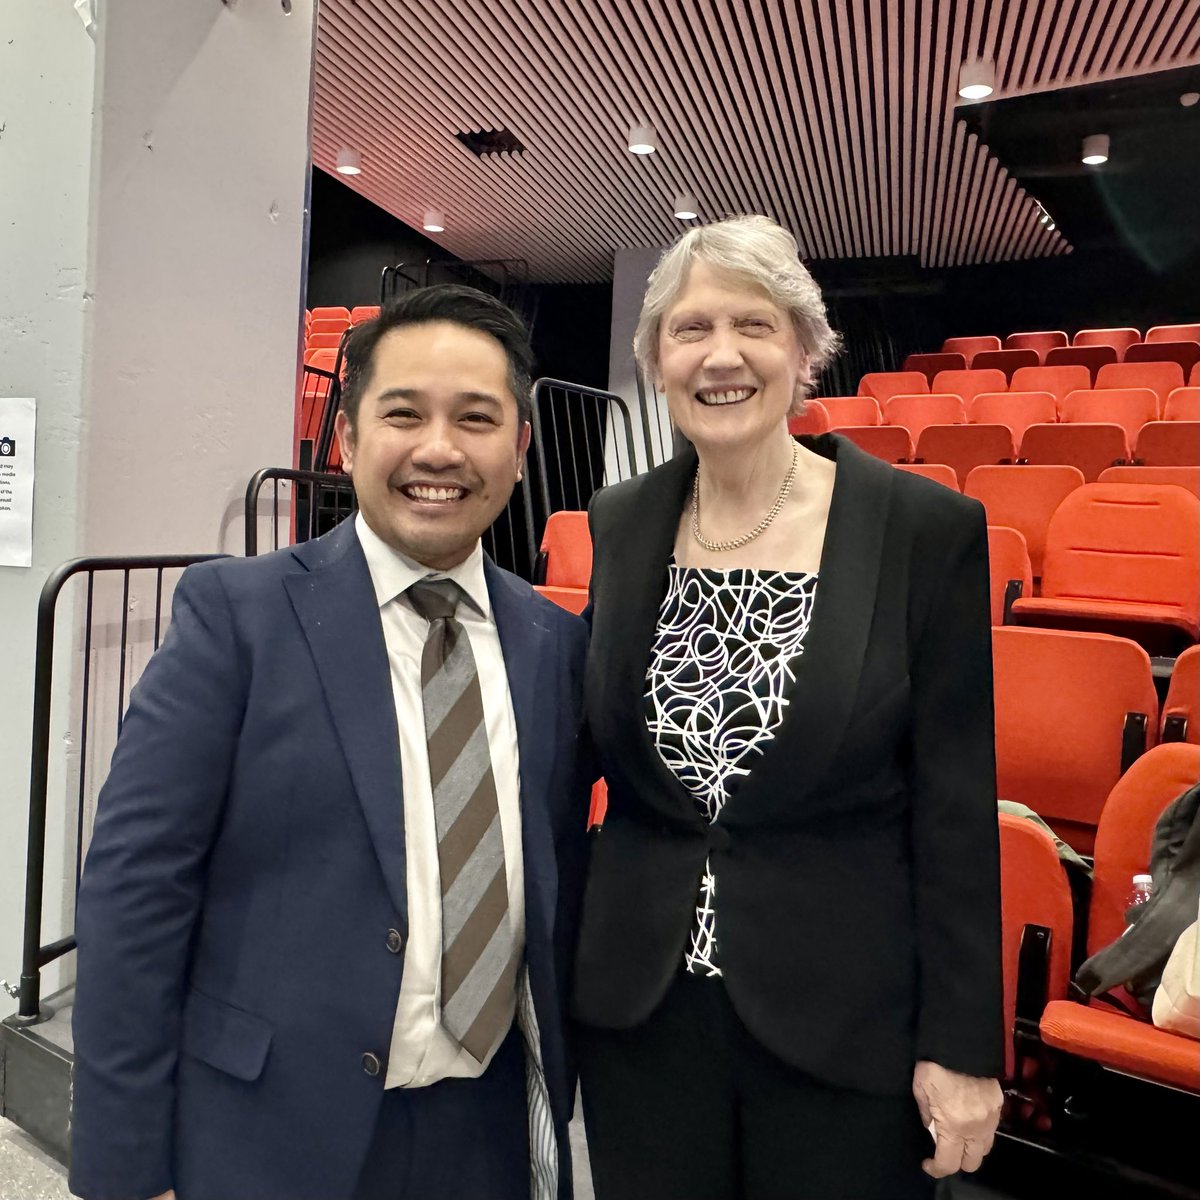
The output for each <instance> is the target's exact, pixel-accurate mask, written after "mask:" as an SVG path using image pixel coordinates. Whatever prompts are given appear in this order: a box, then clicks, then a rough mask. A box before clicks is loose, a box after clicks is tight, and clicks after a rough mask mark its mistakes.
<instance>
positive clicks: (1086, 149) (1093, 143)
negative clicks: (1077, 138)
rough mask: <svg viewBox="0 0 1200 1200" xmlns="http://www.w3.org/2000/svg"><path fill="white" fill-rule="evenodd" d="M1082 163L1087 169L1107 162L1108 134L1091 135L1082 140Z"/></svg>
mask: <svg viewBox="0 0 1200 1200" xmlns="http://www.w3.org/2000/svg"><path fill="white" fill-rule="evenodd" d="M1083 161H1084V162H1085V163H1087V165H1088V166H1089V167H1098V166H1099V165H1100V164H1101V163H1106V162H1108V134H1107V133H1093V134H1091V135H1090V136H1089V137H1085V138H1084V139H1083Z"/></svg>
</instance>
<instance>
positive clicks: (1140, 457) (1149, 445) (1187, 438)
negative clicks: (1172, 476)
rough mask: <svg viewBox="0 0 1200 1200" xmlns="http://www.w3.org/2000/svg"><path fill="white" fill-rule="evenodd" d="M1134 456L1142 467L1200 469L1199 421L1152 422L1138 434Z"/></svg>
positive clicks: (1144, 426)
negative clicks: (1197, 467) (1199, 467)
mask: <svg viewBox="0 0 1200 1200" xmlns="http://www.w3.org/2000/svg"><path fill="white" fill-rule="evenodd" d="M1133 457H1134V459H1135V460H1136V462H1137V463H1138V464H1139V465H1140V466H1147V467H1195V466H1200V421H1151V422H1150V423H1149V424H1148V425H1143V426H1142V432H1141V433H1139V434H1138V440H1137V446H1136V447H1135V448H1134V451H1133Z"/></svg>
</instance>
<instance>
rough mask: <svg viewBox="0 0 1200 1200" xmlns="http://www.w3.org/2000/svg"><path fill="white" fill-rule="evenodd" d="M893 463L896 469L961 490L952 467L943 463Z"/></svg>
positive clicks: (953, 489)
mask: <svg viewBox="0 0 1200 1200" xmlns="http://www.w3.org/2000/svg"><path fill="white" fill-rule="evenodd" d="M893 465H894V466H895V468H896V470H897V471H907V472H908V473H909V474H910V475H921V476H923V477H924V478H926V479H932V480H933V481H934V483H940V484H942V485H943V486H944V487H948V488H950V489H951V490H952V491H955V492H957V491H959V490H961V489H960V488H959V486H958V476H957V475H955V473H954V468H953V467H948V466H946V465H945V464H944V463H895V464H893Z"/></svg>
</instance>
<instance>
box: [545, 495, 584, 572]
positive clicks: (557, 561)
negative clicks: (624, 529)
mask: <svg viewBox="0 0 1200 1200" xmlns="http://www.w3.org/2000/svg"><path fill="white" fill-rule="evenodd" d="M542 552H543V553H544V554H545V555H546V579H545V582H546V585H547V586H548V587H566V588H586V587H587V586H588V584H589V583H590V581H591V578H592V537H591V534H590V533H589V532H588V520H587V513H585V512H556V513H551V514H550V519H549V520H548V521H547V522H546V531H545V533H544V534H543V535H542Z"/></svg>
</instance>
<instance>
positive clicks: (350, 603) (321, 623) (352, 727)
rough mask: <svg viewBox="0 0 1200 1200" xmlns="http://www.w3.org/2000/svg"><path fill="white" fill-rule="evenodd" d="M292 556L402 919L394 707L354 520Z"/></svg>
mask: <svg viewBox="0 0 1200 1200" xmlns="http://www.w3.org/2000/svg"><path fill="white" fill-rule="evenodd" d="M292 553H293V554H294V556H295V557H296V559H297V560H298V561H299V562H300V563H301V564H302V565H303V566H304V567H306V568H307V570H306V571H305V572H304V573H303V574H300V573H297V574H295V575H289V576H286V577H285V578H284V586H285V588H286V589H287V592H288V596H289V598H290V600H291V602H292V607H293V608H294V609H295V612H296V616H297V618H298V619H299V621H300V626H301V628H302V629H303V631H304V636H305V638H306V639H307V641H308V646H309V650H310V651H311V652H312V656H313V661H314V662H315V663H316V667H317V674H318V675H319V676H320V680H321V686H322V688H323V689H324V692H325V699H326V702H327V704H328V706H329V713H330V716H331V717H332V718H333V724H334V728H335V729H336V731H337V735H338V739H339V741H340V742H341V744H342V750H343V753H344V754H345V757H346V764H347V766H348V767H349V770H350V777H351V779H352V780H353V783H354V790H355V791H356V793H357V794H358V799H359V803H360V804H361V805H362V809H363V814H364V816H365V818H366V822H367V828H368V830H369V831H370V834H371V840H372V842H373V844H374V846H375V853H376V855H377V857H378V859H379V865H380V868H381V869H382V871H383V876H384V880H385V881H386V884H387V888H388V892H389V894H390V895H391V897H392V902H393V903H394V904H395V906H396V911H397V912H398V913H400V914H401V916H402V917H403V918H404V920H405V921H407V919H408V894H407V887H406V875H405V870H406V864H405V854H404V791H403V784H402V781H401V776H400V740H399V735H398V733H397V730H396V702H395V698H394V696H393V694H392V680H391V670H390V667H389V665H388V654H387V645H386V643H385V642H384V638H383V623H382V621H381V620H380V615H379V607H378V604H377V603H376V600H375V591H374V588H373V586H372V584H371V574H370V571H369V570H368V568H367V560H366V558H365V557H364V555H363V552H362V546H361V545H360V543H359V540H358V535H357V534H356V532H355V530H354V522H353V521H352V520H348V521H344V522H343V523H342V524H341V525H339V526H338V527H337V529H335V530H334V531H333V532H332V533H330V534H327V535H326V536H325V537H322V538H318V539H316V540H315V541H312V542H304V543H302V544H301V545H299V546H297V547H295V548H294V549H293V551H292ZM405 932H407V931H405Z"/></svg>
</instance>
